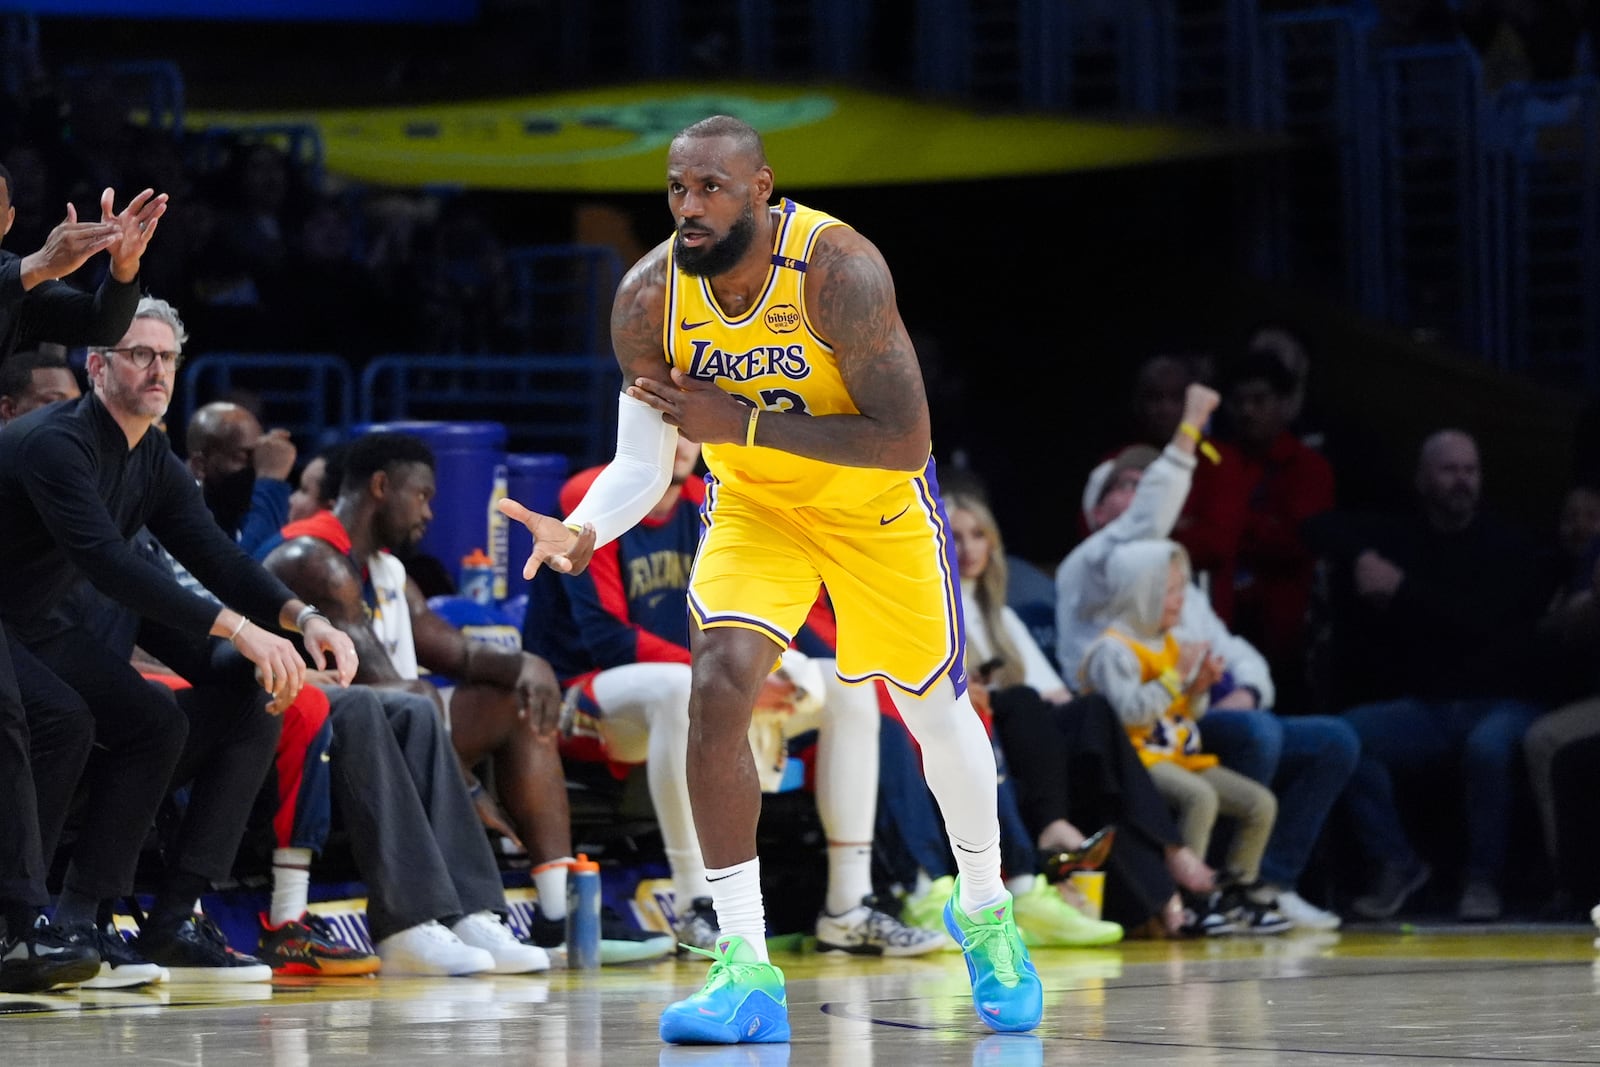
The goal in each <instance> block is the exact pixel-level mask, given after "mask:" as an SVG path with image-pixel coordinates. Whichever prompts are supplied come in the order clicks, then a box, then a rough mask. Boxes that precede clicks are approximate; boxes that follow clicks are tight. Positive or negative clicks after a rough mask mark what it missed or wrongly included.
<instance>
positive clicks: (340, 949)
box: [257, 912, 380, 978]
mask: <svg viewBox="0 0 1600 1067" xmlns="http://www.w3.org/2000/svg"><path fill="white" fill-rule="evenodd" d="M259 918H260V920H261V946H260V948H259V949H257V951H259V952H260V953H261V958H262V960H263V961H264V962H265V963H266V964H267V966H269V967H271V968H272V973H273V974H283V975H289V974H295V975H310V976H314V977H318V978H343V977H349V976H352V975H362V974H376V973H377V971H378V968H379V966H380V964H379V962H378V957H377V956H375V955H373V954H372V953H370V952H367V951H366V950H364V949H361V948H357V947H355V946H352V945H348V944H346V943H345V941H344V939H343V938H341V937H340V936H339V931H337V930H335V929H334V928H333V924H331V923H329V922H328V920H326V919H324V918H322V917H321V916H320V915H312V914H310V913H309V912H308V913H306V914H304V915H302V916H300V918H298V919H290V920H289V921H288V922H285V923H281V924H279V925H277V926H273V925H272V924H271V923H270V922H268V921H267V917H266V915H261V916H260V917H259Z"/></svg>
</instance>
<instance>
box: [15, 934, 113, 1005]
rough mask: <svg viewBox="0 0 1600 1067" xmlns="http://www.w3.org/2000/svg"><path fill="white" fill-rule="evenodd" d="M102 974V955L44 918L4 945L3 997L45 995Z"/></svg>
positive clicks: (91, 946)
mask: <svg viewBox="0 0 1600 1067" xmlns="http://www.w3.org/2000/svg"><path fill="white" fill-rule="evenodd" d="M98 973H100V954H99V953H98V952H96V951H95V949H94V946H93V945H85V944H79V943H77V942H75V941H73V940H72V938H71V937H70V936H69V935H68V934H67V932H66V931H65V930H63V929H61V927H59V926H52V925H50V920H49V919H46V918H45V917H44V916H43V915H41V916H39V917H38V918H37V919H35V920H34V923H33V925H32V926H30V927H27V928H25V929H24V930H23V931H22V932H21V933H13V934H10V935H8V936H7V937H6V939H5V940H4V941H0V993H42V992H44V991H45V990H47V989H55V988H57V987H58V986H72V985H79V984H81V983H83V982H87V981H88V980H89V979H91V978H93V977H94V976H95V975H96V974H98Z"/></svg>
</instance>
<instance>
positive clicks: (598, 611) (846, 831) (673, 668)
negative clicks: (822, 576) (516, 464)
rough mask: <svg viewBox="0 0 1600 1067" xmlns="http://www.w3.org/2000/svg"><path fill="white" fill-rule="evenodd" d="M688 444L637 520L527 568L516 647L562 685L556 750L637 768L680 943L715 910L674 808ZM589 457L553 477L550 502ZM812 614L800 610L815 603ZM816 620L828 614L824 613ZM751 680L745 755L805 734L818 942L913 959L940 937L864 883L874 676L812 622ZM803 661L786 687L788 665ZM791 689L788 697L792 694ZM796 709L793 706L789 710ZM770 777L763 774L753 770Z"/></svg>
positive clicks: (700, 942) (710, 934) (699, 931)
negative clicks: (568, 556)
mask: <svg viewBox="0 0 1600 1067" xmlns="http://www.w3.org/2000/svg"><path fill="white" fill-rule="evenodd" d="M699 460H700V446H699V445H698V444H696V443H695V442H692V441H689V440H688V439H686V438H683V437H680V438H679V439H678V451H677V455H676V458H675V460H674V463H673V469H672V479H671V481H670V483H669V484H668V486H667V488H666V490H665V491H664V492H663V493H662V496H661V499H660V501H658V502H657V504H656V506H655V507H654V508H652V509H651V511H650V513H649V514H648V515H646V516H645V518H644V519H642V520H641V521H640V523H639V524H638V525H637V526H635V527H634V528H633V529H631V530H629V531H628V532H627V533H624V534H623V535H622V536H621V537H620V538H618V539H617V540H615V541H613V542H611V543H610V544H608V545H606V546H604V547H603V548H601V549H599V550H598V551H597V552H596V553H595V556H594V558H593V560H591V561H590V564H589V567H588V568H587V569H586V570H585V571H584V572H583V573H582V574H579V575H571V576H568V575H562V574H559V573H557V572H556V571H554V570H552V569H549V568H545V569H541V570H540V571H539V573H537V574H535V575H534V578H533V585H532V586H531V588H530V590H529V597H528V607H527V614H526V618H525V621H524V624H523V647H524V648H526V649H527V650H528V651H530V652H532V653H535V654H537V655H542V656H543V657H545V658H546V659H548V660H549V662H550V664H551V666H552V667H553V668H554V669H555V670H556V672H557V674H558V675H559V676H560V677H561V681H562V685H563V687H565V689H566V692H567V704H568V707H569V709H570V714H568V715H566V716H564V717H563V734H564V735H565V742H564V745H563V754H564V755H566V756H567V757H568V758H578V759H584V758H587V759H604V760H608V761H611V762H612V763H614V764H622V765H628V764H638V763H644V764H645V765H646V775H647V778H648V782H649V787H650V798H651V801H652V803H653V804H654V806H655V812H656V819H657V822H658V823H659V824H660V827H661V838H662V843H663V846H664V848H665V851H666V857H667V864H668V867H669V868H670V870H671V875H672V883H673V899H674V904H673V907H672V909H671V913H670V914H669V916H668V918H669V921H670V922H671V924H672V927H673V933H674V934H675V935H676V936H677V939H678V941H679V943H680V944H683V945H687V946H691V947H694V948H702V949H708V948H711V947H712V946H713V945H714V943H715V942H716V939H717V936H718V928H717V923H716V913H715V909H714V908H713V907H712V903H711V897H710V895H709V893H708V891H707V883H706V867H705V860H704V858H703V857H702V856H701V853H700V843H699V840H698V838H697V837H696V835H695V829H694V816H693V813H692V811H691V810H690V806H689V790H688V779H687V771H686V764H687V759H688V746H689V730H690V723H689V605H688V588H689V573H690V570H691V569H692V567H693V562H694V554H695V550H696V548H697V547H698V546H699V543H700V531H701V520H700V505H701V503H702V502H703V500H704V498H705V483H704V482H703V481H702V480H701V479H699V478H696V477H693V475H694V472H695V468H696V465H697V464H698V463H699ZM603 469H604V468H603V467H593V468H590V469H588V470H585V471H581V472H579V473H578V474H576V475H574V476H573V477H572V478H570V479H568V480H567V482H566V484H565V485H564V486H563V487H562V490H561V496H560V505H561V513H562V514H563V515H565V514H566V513H567V512H568V511H570V510H571V509H572V508H573V507H574V506H576V504H577V503H578V501H579V500H581V499H583V494H584V493H585V492H587V491H588V488H589V486H590V485H591V484H592V483H593V481H594V479H595V478H596V477H597V476H598V475H599V473H600V471H601V470H603ZM816 614H817V612H815V611H814V612H813V615H814V616H815V615H816ZM828 618H829V619H830V620H831V615H830V616H829V617H828ZM797 643H799V644H804V645H805V646H806V647H807V651H809V652H810V653H812V654H813V655H814V656H815V657H816V658H809V657H807V656H805V655H803V654H799V653H797V652H796V651H795V650H791V651H790V652H787V653H785V655H784V665H783V667H781V668H780V669H779V670H778V671H777V672H775V674H774V676H773V678H772V679H770V680H769V684H768V686H767V689H766V690H765V691H764V694H763V700H762V701H761V702H760V703H759V704H758V706H757V711H756V715H755V718H754V720H753V721H752V727H751V737H752V747H753V748H754V749H755V751H756V752H757V754H758V759H757V766H758V768H761V769H766V770H777V769H779V768H780V766H781V762H782V760H783V758H784V753H785V751H786V747H787V742H788V741H789V740H790V739H792V738H793V737H795V736H797V735H798V734H800V733H801V732H804V731H807V730H809V729H817V731H818V741H817V748H818V756H817V773H816V799H817V812H818V815H819V816H820V819H821V822H822V827H823V832H824V833H825V834H827V837H828V845H827V850H828V889H827V899H826V900H825V901H824V904H823V913H822V914H821V915H819V916H818V917H817V926H816V934H817V947H818V949H819V950H820V951H824V952H832V951H838V952H847V953H852V954H864V955H880V954H881V955H888V956H917V955H923V954H925V953H928V952H933V951H937V950H939V949H941V948H943V947H944V945H945V944H946V940H945V938H944V936H943V935H942V934H937V933H933V932H931V931H927V930H922V929H918V928H913V927H908V926H906V925H904V924H903V923H901V922H900V921H899V920H898V919H897V918H895V917H894V916H893V915H892V914H891V913H890V912H888V911H885V910H883V908H882V907H881V906H880V904H879V902H878V901H877V900H876V899H875V898H874V897H873V895H872V876H871V870H872V864H871V859H872V830H873V816H874V811H873V799H874V797H875V794H876V792H877V769H878V768H877V763H878V751H877V748H878V723H879V714H878V704H877V700H876V690H875V687H874V686H846V685H844V684H843V683H842V682H839V681H838V679H837V678H836V677H833V668H834V660H833V654H834V653H833V648H832V645H831V644H830V643H829V641H828V639H827V637H826V635H824V634H822V633H820V632H818V631H817V630H815V629H812V630H811V632H810V633H809V634H803V635H802V637H801V639H800V640H799V641H798V642H797ZM800 662H804V664H805V668H804V669H805V674H804V679H805V680H804V681H803V682H801V683H800V685H799V690H798V692H797V687H796V682H797V681H799V679H797V678H795V677H792V675H795V674H797V673H798V667H797V664H799V663H800ZM801 696H803V697H804V699H797V697H801ZM802 705H803V706H804V707H805V709H806V710H805V712H804V713H800V712H799V711H797V707H798V706H802ZM764 785H765V786H766V787H768V788H770V785H771V784H770V783H768V782H765V781H764Z"/></svg>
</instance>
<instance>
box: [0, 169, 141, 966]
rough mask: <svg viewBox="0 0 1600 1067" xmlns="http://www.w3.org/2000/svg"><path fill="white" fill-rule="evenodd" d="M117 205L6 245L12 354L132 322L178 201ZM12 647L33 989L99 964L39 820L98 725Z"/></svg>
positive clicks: (7, 721) (5, 776)
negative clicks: (80, 941)
mask: <svg viewBox="0 0 1600 1067" xmlns="http://www.w3.org/2000/svg"><path fill="white" fill-rule="evenodd" d="M12 194H13V189H12V178H11V174H10V172H9V171H7V170H6V169H5V168H4V167H0V238H3V237H4V236H5V234H6V233H8V232H9V231H10V229H11V225H12V223H13V222H14V221H15V220H16V209H15V208H14V207H12ZM114 202H115V193H114V192H113V191H112V190H111V189H107V190H105V192H104V193H103V194H102V195H101V200H100V210H101V217H100V221H98V222H89V221H79V219H78V217H77V212H76V209H74V208H73V207H72V206H71V205H68V207H67V209H66V217H65V218H64V219H63V220H62V221H61V222H60V223H59V224H57V225H56V227H55V228H54V229H52V230H51V231H50V234H49V236H48V237H47V238H46V239H45V243H44V247H42V248H40V249H38V250H37V251H34V252H31V253H29V254H27V255H22V256H19V255H16V254H14V253H12V252H7V251H0V359H6V358H8V357H9V356H10V355H11V353H13V352H14V351H16V349H17V348H18V346H19V345H22V344H28V343H32V342H36V341H55V342H58V343H61V344H69V345H72V344H88V343H102V344H103V343H109V342H112V341H114V340H116V339H117V338H118V337H120V336H121V335H122V333H123V332H124V331H125V330H126V329H127V327H128V323H129V321H130V320H131V319H132V317H133V313H134V308H135V305H136V304H137V303H138V300H139V285H138V281H139V263H140V259H141V258H142V257H143V255H144V251H145V249H146V247H147V246H148V245H149V243H150V239H151V238H153V237H154V236H155V232H156V225H157V223H158V222H159V221H160V219H161V216H162V214H163V213H165V211H166V209H167V197H166V195H165V194H162V195H159V196H158V195H156V194H155V192H154V190H148V189H147V190H145V191H144V192H142V193H140V194H139V195H138V196H136V197H134V198H133V200H132V201H131V202H130V203H129V204H128V205H127V206H126V207H125V208H124V209H123V210H122V211H121V212H117V211H115V209H114ZM101 251H105V252H107V253H108V255H109V257H110V260H111V263H110V270H109V271H108V272H107V274H106V276H105V278H104V279H103V280H102V282H101V284H100V286H99V288H98V289H97V290H96V291H95V292H93V293H89V292H84V291H82V290H79V289H77V288H74V287H73V286H71V285H68V284H67V283H65V282H63V281H60V280H59V279H61V278H64V277H66V276H67V275H69V274H71V273H73V272H74V271H76V270H77V269H78V268H79V267H81V266H83V265H84V264H85V263H86V262H88V261H89V260H90V259H91V258H92V257H94V256H95V255H96V254H98V253H99V252H101ZM9 644H10V642H8V641H7V640H5V639H4V638H3V637H0V811H3V812H5V813H6V815H5V817H3V818H0V992H32V991H35V990H40V989H49V988H51V987H52V986H56V985H70V984H75V983H76V982H79V981H82V980H83V979H84V978H86V977H92V976H93V975H94V973H95V969H96V968H97V967H98V966H99V963H98V961H97V960H96V958H95V953H94V952H93V951H92V950H90V949H87V948H85V947H83V946H74V945H71V944H69V943H67V942H66V940H65V939H64V938H63V937H62V935H61V933H60V931H58V930H55V929H53V928H52V927H51V926H49V924H47V923H44V922H43V919H42V914H41V908H42V907H43V906H44V905H46V904H48V903H49V896H48V892H47V889H46V886H45V873H46V871H47V869H48V863H49V859H50V855H51V850H52V849H53V847H54V838H55V835H56V834H57V833H59V831H60V826H59V825H57V826H54V827H52V826H47V825H42V824H41V823H40V821H39V818H38V815H39V808H40V807H41V806H44V807H48V808H55V807H58V806H61V805H60V803H58V801H59V797H58V796H57V793H59V792H60V790H61V789H62V788H63V787H62V783H66V785H65V787H64V788H65V790H66V796H68V797H70V791H71V788H72V785H73V784H74V783H76V781H77V779H78V775H79V773H80V772H81V770H82V768H83V765H84V761H85V760H86V759H87V758H88V755H89V749H90V741H91V737H92V732H91V729H90V725H89V723H88V722H87V721H86V720H83V719H75V718H74V717H73V716H71V715H60V714H52V713H51V712H52V711H53V710H55V709H56V708H57V706H56V705H55V704H54V703H53V702H52V701H53V700H54V699H56V698H58V697H59V698H62V699H66V697H65V695H64V694H51V693H24V692H21V691H19V689H18V686H17V682H16V678H15V674H14V672H13V670H12V665H11V662H10V654H9ZM66 707H68V708H70V707H71V702H70V700H69V702H68V704H67V705H66ZM35 720H43V722H39V721H35ZM44 722H48V723H50V724H52V725H50V726H45V725H44V724H43V723H44Z"/></svg>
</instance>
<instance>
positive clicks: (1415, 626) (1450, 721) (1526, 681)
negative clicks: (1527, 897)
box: [1328, 429, 1551, 922]
mask: <svg viewBox="0 0 1600 1067" xmlns="http://www.w3.org/2000/svg"><path fill="white" fill-rule="evenodd" d="M1482 482H1483V479H1482V471H1481V468H1480V465H1479V460H1478V446H1477V443H1476V442H1475V441H1474V440H1473V439H1472V437H1471V436H1470V435H1468V434H1466V433H1464V432H1462V431H1460V430H1453V429H1449V430H1441V431H1439V432H1437V433H1434V434H1432V435H1431V436H1429V437H1428V438H1427V440H1426V441H1424V442H1423V444H1422V447H1421V449H1420V451H1419V454H1418V460H1417V469H1416V482H1415V486H1416V493H1417V501H1418V504H1419V507H1418V509H1417V511H1416V513H1415V514H1413V515H1411V516H1409V517H1406V518H1404V519H1401V520H1398V521H1392V522H1387V523H1379V524H1375V525H1371V526H1369V527H1368V528H1366V529H1364V530H1353V529H1351V528H1349V527H1347V528H1346V529H1345V530H1344V531H1343V534H1344V536H1343V537H1342V538H1341V540H1342V541H1343V543H1342V544H1340V545H1337V546H1334V548H1333V550H1332V551H1330V552H1329V553H1328V555H1329V556H1330V558H1331V562H1332V565H1333V568H1334V573H1335V574H1336V575H1337V577H1338V578H1339V579H1340V580H1341V581H1347V582H1348V585H1347V586H1346V588H1347V589H1348V590H1349V592H1350V594H1351V595H1350V597H1349V602H1348V605H1347V607H1348V610H1347V612H1346V613H1345V614H1344V616H1343V617H1342V618H1339V619H1338V620H1337V625H1338V627H1339V631H1338V632H1339V637H1340V638H1344V639H1348V638H1351V637H1354V638H1356V639H1358V640H1359V641H1360V642H1361V647H1360V649H1358V650H1357V652H1356V657H1355V659H1354V660H1353V661H1352V662H1351V663H1350V664H1349V666H1350V667H1351V668H1352V669H1355V670H1361V671H1363V672H1365V673H1366V674H1367V675H1368V677H1370V678H1372V679H1375V680H1376V683H1375V684H1374V685H1373V686H1372V687H1371V688H1372V691H1371V693H1370V697H1371V698H1372V699H1373V702H1371V703H1364V704H1361V705H1360V706H1358V707H1354V708H1351V709H1350V710H1349V711H1347V712H1345V715H1344V718H1345V720H1346V721H1347V722H1349V723H1350V725H1351V726H1353V727H1354V728H1355V731H1356V733H1357V734H1358V735H1359V736H1360V738H1361V760H1360V762H1359V763H1358V764H1357V766H1356V771H1355V774H1354V775H1353V776H1352V777H1351V779H1350V784H1349V785H1348V786H1347V788H1346V790H1345V800H1346V805H1347V807H1348V810H1349V812H1350V814H1351V816H1352V818H1353V821H1354V829H1355V831H1356V840H1357V843H1358V844H1359V846H1360V847H1361V849H1362V850H1363V851H1364V852H1365V853H1366V855H1367V859H1368V860H1369V861H1370V862H1369V864H1367V869H1369V870H1372V871H1374V872H1375V877H1374V878H1373V881H1372V883H1371V884H1370V886H1369V891H1368V892H1367V893H1366V895H1364V896H1361V897H1359V898H1357V899H1356V900H1355V901H1354V902H1353V903H1352V906H1351V907H1352V910H1353V911H1354V912H1355V913H1356V914H1357V915H1359V916H1361V917H1363V918H1367V919H1387V918H1390V917H1392V916H1393V915H1395V914H1396V913H1398V912H1399V911H1400V909H1401V908H1402V907H1404V905H1405V903H1406V901H1407V900H1408V899H1409V898H1410V897H1411V896H1412V895H1413V894H1414V893H1416V892H1417V890H1419V889H1421V888H1422V886H1423V885H1424V884H1426V883H1427V881H1428V879H1429V877H1430V875H1431V873H1432V872H1431V869H1430V867H1429V865H1428V863H1427V862H1426V861H1425V860H1424V859H1423V858H1422V857H1421V856H1420V855H1419V854H1418V853H1417V851H1416V849H1415V848H1414V847H1413V846H1412V843H1411V840H1410V838H1409V837H1408V836H1407V828H1406V826H1405V823H1404V821H1403V820H1402V818H1401V815H1400V810H1399V807H1398V806H1397V804H1396V802H1395V781H1396V779H1397V778H1404V777H1412V778H1415V777H1417V776H1419V775H1421V774H1423V773H1428V774H1430V775H1433V776H1437V775H1438V774H1439V773H1440V772H1441V771H1443V772H1444V773H1445V775H1446V780H1447V781H1448V782H1449V783H1450V788H1451V790H1452V792H1453V794H1454V797H1451V798H1450V799H1451V800H1454V798H1455V797H1459V798H1460V801H1459V802H1460V803H1461V804H1462V806H1463V808H1464V814H1465V821H1466V833H1465V841H1466V855H1465V857H1464V860H1465V863H1464V867H1465V870H1464V871H1463V882H1462V884H1463V888H1462V891H1461V895H1460V898H1459V900H1458V902H1457V915H1458V916H1459V917H1460V918H1461V919H1464V920H1469V921H1480V922H1481V921H1488V920H1492V919H1496V918H1498V917H1499V916H1500V913H1501V911H1502V903H1501V898H1500V884H1501V876H1502V874H1503V869H1504V867H1505V858H1506V849H1507V841H1508V839H1509V833H1510V806H1511V797H1512V795H1513V783H1512V772H1513V768H1514V767H1516V766H1517V765H1519V764H1520V761H1521V758H1522V753H1521V744H1522V736H1523V734H1524V733H1525V732H1526V731H1527V728H1528V726H1529V725H1530V724H1531V723H1532V722H1533V720H1534V719H1535V718H1536V717H1537V716H1538V715H1539V713H1540V711H1541V710H1542V709H1541V708H1540V706H1539V705H1538V704H1537V703H1535V701H1534V697H1535V695H1536V693H1537V692H1538V686H1537V682H1538V679H1537V670H1536V668H1535V654H1536V651H1537V649H1536V647H1535V644H1534V623H1535V620H1536V619H1537V618H1538V616H1539V613H1540V611H1541V609H1542V607H1543V605H1544V604H1545V603H1546V601H1547V600H1548V599H1549V593H1550V591H1551V590H1550V588H1549V582H1548V580H1545V579H1542V578H1541V571H1542V568H1541V567H1540V566H1539V565H1538V564H1539V561H1538V558H1537V554H1536V550H1535V548H1534V547H1533V545H1532V542H1531V541H1530V540H1529V539H1528V538H1526V537H1525V536H1524V535H1523V534H1522V533H1521V532H1520V531H1518V530H1516V529H1515V528H1513V527H1511V526H1510V525H1508V524H1505V523H1502V522H1500V521H1498V520H1496V519H1495V518H1493V517H1492V516H1490V515H1486V514H1484V513H1483V511H1482V510H1481V509H1480V507H1479V499H1480V494H1481V490H1482Z"/></svg>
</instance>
